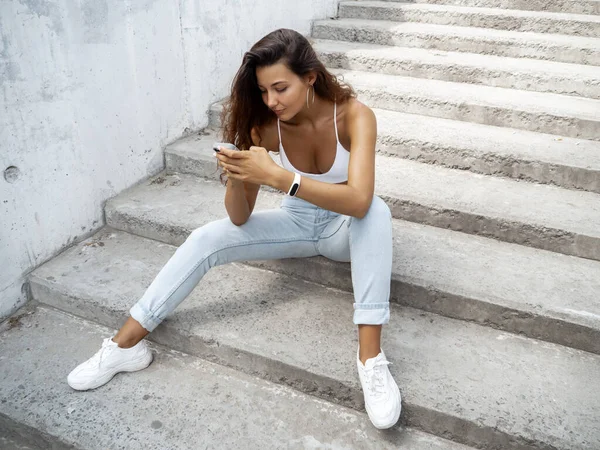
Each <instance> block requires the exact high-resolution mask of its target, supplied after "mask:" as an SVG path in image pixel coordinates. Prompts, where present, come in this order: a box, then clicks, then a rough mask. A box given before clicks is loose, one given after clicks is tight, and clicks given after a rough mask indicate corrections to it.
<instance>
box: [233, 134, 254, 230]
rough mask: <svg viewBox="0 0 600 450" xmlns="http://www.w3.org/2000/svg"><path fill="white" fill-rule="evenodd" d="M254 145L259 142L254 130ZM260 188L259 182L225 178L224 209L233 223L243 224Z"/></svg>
mask: <svg viewBox="0 0 600 450" xmlns="http://www.w3.org/2000/svg"><path fill="white" fill-rule="evenodd" d="M251 136H252V142H253V143H254V145H259V144H260V137H259V134H258V133H257V132H256V130H254V129H253V130H252V132H251ZM259 190H260V184H255V183H249V182H245V181H240V180H236V179H233V178H231V177H230V178H229V179H228V180H227V191H226V192H225V209H226V210H227V214H228V215H229V219H230V220H231V222H232V223H233V224H234V225H237V226H240V225H243V224H245V223H246V222H247V221H248V219H249V218H250V215H251V214H252V211H253V210H254V205H255V204H256V197H257V196H258V191H259Z"/></svg>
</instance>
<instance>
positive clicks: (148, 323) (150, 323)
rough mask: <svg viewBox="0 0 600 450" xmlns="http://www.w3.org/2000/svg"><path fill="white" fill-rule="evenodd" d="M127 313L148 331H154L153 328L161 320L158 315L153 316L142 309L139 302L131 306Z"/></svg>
mask: <svg viewBox="0 0 600 450" xmlns="http://www.w3.org/2000/svg"><path fill="white" fill-rule="evenodd" d="M129 314H131V317H133V318H134V319H135V320H137V321H138V322H139V323H140V325H141V326H142V327H144V329H146V330H147V331H149V332H152V331H154V329H155V328H156V327H157V326H158V325H159V324H160V323H161V322H162V320H160V319H159V318H158V317H155V316H153V315H152V314H151V313H150V312H148V311H146V310H144V309H143V308H142V307H141V306H140V304H139V302H138V303H136V304H134V305H133V306H132V307H131V309H130V310H129Z"/></svg>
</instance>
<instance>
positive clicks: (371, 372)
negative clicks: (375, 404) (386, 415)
mask: <svg viewBox="0 0 600 450" xmlns="http://www.w3.org/2000/svg"><path fill="white" fill-rule="evenodd" d="M390 364H392V363H391V362H389V361H385V360H382V361H377V362H376V363H375V364H373V366H372V367H365V379H366V380H367V386H368V388H369V391H370V392H371V393H372V394H373V396H374V397H375V398H378V397H380V396H381V395H383V394H384V393H385V390H384V387H385V382H384V377H385V367H386V366H388V365H390Z"/></svg>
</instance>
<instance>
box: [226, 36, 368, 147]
mask: <svg viewBox="0 0 600 450" xmlns="http://www.w3.org/2000/svg"><path fill="white" fill-rule="evenodd" d="M279 62H282V63H284V64H285V65H286V66H287V68H288V69H290V70H291V71H292V72H294V73H295V74H296V75H298V76H299V77H302V76H304V75H306V74H307V73H309V72H311V71H314V72H315V73H316V75H317V79H316V81H315V84H314V89H315V94H316V95H318V96H320V97H321V98H325V99H328V100H331V101H337V102H344V101H346V100H347V99H349V98H351V97H355V96H356V94H355V92H354V90H353V89H352V87H350V86H349V85H347V84H345V83H343V82H341V81H339V80H338V78H337V77H336V76H335V75H333V74H332V73H330V72H329V71H328V70H327V69H326V68H325V65H324V64H323V63H322V62H321V61H320V60H319V58H318V57H317V54H316V52H315V50H314V49H313V48H312V45H311V44H310V42H309V40H308V39H307V38H305V37H304V36H302V35H301V34H300V33H298V32H297V31H294V30H290V29H287V28H280V29H279V30H275V31H273V32H271V33H269V34H267V35H266V36H265V37H263V38H262V39H261V40H259V41H258V42H257V43H256V44H254V45H253V46H252V48H251V49H250V50H249V51H248V52H246V53H245V54H244V56H243V58H242V65H241V66H240V68H239V70H238V71H237V73H236V75H235V77H234V79H233V82H232V84H231V95H230V96H229V99H228V100H227V101H226V103H225V104H224V106H223V111H222V113H221V124H222V136H223V142H230V143H233V144H235V146H236V147H237V148H239V149H243V150H246V149H249V148H250V147H251V146H252V145H253V143H252V137H251V132H252V129H255V130H256V131H257V132H259V133H260V131H259V130H260V128H261V127H262V126H263V125H265V124H267V123H268V122H269V121H271V120H273V119H274V118H275V114H274V113H273V111H271V110H270V109H269V107H268V106H267V105H265V103H264V102H263V100H262V95H261V92H260V89H259V87H258V80H257V78H256V69H257V68H258V67H264V66H271V65H273V64H276V63H279ZM259 137H260V134H259Z"/></svg>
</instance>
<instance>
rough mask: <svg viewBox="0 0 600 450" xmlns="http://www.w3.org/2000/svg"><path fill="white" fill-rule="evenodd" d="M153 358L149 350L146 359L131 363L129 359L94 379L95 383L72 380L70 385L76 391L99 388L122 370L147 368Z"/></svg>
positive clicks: (130, 370) (135, 370) (134, 370)
mask: <svg viewBox="0 0 600 450" xmlns="http://www.w3.org/2000/svg"><path fill="white" fill-rule="evenodd" d="M153 360H154V356H153V355H152V352H151V351H148V356H146V357H145V358H144V359H142V360H140V361H139V362H137V363H134V364H133V365H131V361H127V362H126V363H124V364H122V365H121V366H118V367H115V368H114V369H113V370H111V371H110V372H106V374H104V376H102V377H100V378H97V379H96V380H93V383H90V382H88V383H71V382H69V386H71V387H72V388H73V389H75V390H76V391H89V390H91V389H96V388H99V387H100V386H103V385H105V384H106V383H108V382H109V381H110V380H112V378H113V377H114V376H115V375H116V374H118V373H120V372H137V371H138V370H142V369H145V368H146V367H148V366H149V365H150V364H151V363H152V361H153ZM127 366H129V367H127Z"/></svg>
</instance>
